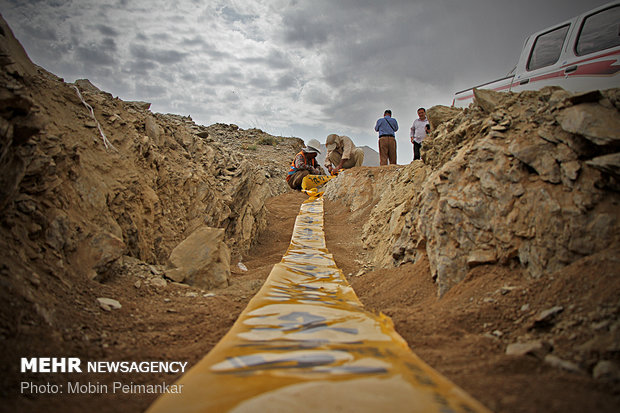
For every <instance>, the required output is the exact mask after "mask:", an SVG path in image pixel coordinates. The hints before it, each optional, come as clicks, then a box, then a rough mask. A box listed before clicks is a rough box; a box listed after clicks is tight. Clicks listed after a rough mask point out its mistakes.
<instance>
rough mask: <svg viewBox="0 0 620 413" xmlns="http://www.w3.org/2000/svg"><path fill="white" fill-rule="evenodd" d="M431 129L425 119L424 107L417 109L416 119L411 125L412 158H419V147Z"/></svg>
mask: <svg viewBox="0 0 620 413" xmlns="http://www.w3.org/2000/svg"><path fill="white" fill-rule="evenodd" d="M430 131H431V126H430V124H429V123H428V119H426V109H424V108H420V109H418V119H416V120H414V121H413V126H411V143H413V160H414V161H415V160H416V159H420V149H421V148H422V141H423V140H424V139H425V138H426V134H427V133H428V132H430Z"/></svg>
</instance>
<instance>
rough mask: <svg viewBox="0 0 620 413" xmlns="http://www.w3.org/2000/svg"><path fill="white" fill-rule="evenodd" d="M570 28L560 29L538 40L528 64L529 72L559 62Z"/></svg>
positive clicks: (539, 37) (545, 34)
mask: <svg viewBox="0 0 620 413" xmlns="http://www.w3.org/2000/svg"><path fill="white" fill-rule="evenodd" d="M568 27H569V26H568V25H566V26H562V27H558V28H557V29H555V30H552V31H550V32H547V33H544V34H541V35H540V36H538V37H537V38H536V41H535V42H534V47H533V48H532V53H531V54H530V60H529V61H528V62H527V70H536V69H540V68H541V67H545V66H550V65H552V64H554V63H555V62H557V61H558V59H559V58H560V54H561V53H562V45H563V44H564V39H565V38H566V33H568Z"/></svg>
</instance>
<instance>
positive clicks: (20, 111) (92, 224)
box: [0, 18, 303, 329]
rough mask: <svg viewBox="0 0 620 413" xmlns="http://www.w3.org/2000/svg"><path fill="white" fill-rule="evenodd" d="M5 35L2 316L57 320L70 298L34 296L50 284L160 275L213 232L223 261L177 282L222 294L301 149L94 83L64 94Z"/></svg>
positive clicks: (0, 65)
mask: <svg viewBox="0 0 620 413" xmlns="http://www.w3.org/2000/svg"><path fill="white" fill-rule="evenodd" d="M0 25H1V27H0V28H1V30H0V40H1V41H0V84H1V88H0V212H1V218H0V250H1V252H0V275H1V276H2V277H3V278H2V279H3V286H4V288H3V294H2V299H3V301H4V302H5V303H6V306H5V307H6V308H9V307H13V308H22V306H26V307H28V306H29V304H25V303H28V302H30V303H32V302H37V305H36V307H37V311H38V312H39V314H40V315H42V317H43V318H44V319H45V320H46V322H47V323H48V324H53V323H54V317H55V316H54V314H55V310H54V309H55V308H57V307H58V302H60V301H61V300H62V297H56V296H54V297H51V298H49V300H39V299H38V298H37V297H42V296H45V295H46V292H45V289H44V288H39V286H40V285H44V284H46V283H47V282H48V281H47V280H50V279H52V280H56V281H55V282H61V283H63V284H64V285H66V286H71V285H75V284H76V283H83V282H90V281H91V280H94V281H97V282H106V280H108V279H110V277H114V276H116V275H118V274H122V270H121V269H122V266H123V265H124V264H123V263H124V262H127V258H132V259H135V260H139V261H141V262H144V263H145V264H150V265H159V266H164V265H165V264H166V263H168V258H169V257H170V255H171V253H172V251H173V250H175V248H177V246H179V244H181V243H182V241H184V240H186V242H187V239H191V237H192V235H191V234H195V233H196V232H200V231H201V229H203V228H205V227H209V228H212V229H214V231H216V232H217V234H218V236H217V240H218V244H219V245H218V247H217V248H215V249H214V251H215V252H216V255H217V257H216V258H215V259H211V260H210V264H209V265H206V266H205V265H203V266H201V267H198V268H197V269H196V268H194V269H193V270H192V271H189V272H188V273H187V274H185V276H184V277H183V281H184V282H188V283H195V284H196V285H197V286H200V287H203V288H213V287H221V286H224V285H227V275H228V274H230V270H229V268H228V264H229V262H230V260H235V259H237V260H238V259H239V257H240V256H241V255H242V254H243V253H244V252H246V251H247V250H248V249H249V248H250V247H251V245H252V243H253V242H254V241H255V239H256V236H257V234H258V233H259V232H260V231H261V230H262V229H263V228H264V226H265V213H266V210H265V200H266V199H267V198H269V197H271V196H274V195H277V194H279V193H282V192H284V191H287V190H288V187H287V185H286V183H285V181H284V178H285V175H286V171H287V168H288V164H289V162H290V158H291V156H292V154H294V153H295V152H296V151H298V150H299V149H300V148H301V146H302V144H303V142H302V140H301V139H297V138H284V137H277V136H271V135H268V134H267V133H265V132H263V131H261V130H259V129H250V130H242V129H240V128H238V127H237V126H235V125H223V124H216V125H211V126H201V125H197V124H195V123H194V122H193V121H192V119H191V118H189V117H184V116H178V115H172V114H160V113H153V112H151V111H150V110H149V107H150V104H149V103H148V102H124V101H122V100H120V99H118V98H114V97H113V96H112V95H111V94H109V93H106V92H104V91H101V90H99V89H98V88H97V87H96V86H95V85H93V84H92V83H91V82H89V81H88V80H86V79H82V80H78V81H76V82H75V83H74V84H68V83H66V82H64V81H63V79H60V78H58V77H57V76H55V75H53V74H51V73H49V72H47V71H45V70H44V69H42V68H40V67H38V66H36V65H34V64H33V63H32V62H30V60H29V59H28V57H27V55H26V53H25V52H24V50H23V48H22V47H21V45H19V43H18V42H17V40H16V39H15V38H14V37H13V34H12V32H11V30H10V28H9V27H8V26H7V25H6V23H5V22H4V21H3V20H2V19H1V18H0ZM257 153H260V156H258V155H257ZM184 265H185V267H187V265H186V264H184ZM182 266H183V265H182ZM220 267H222V268H220ZM223 267H226V268H225V269H223ZM205 271H215V274H209V276H208V277H205V276H204V275H205V274H204V273H205ZM177 273H178V271H177ZM177 276H178V274H177ZM177 278H179V277H177ZM28 280H36V281H33V282H29V281H28ZM39 301H40V302H39ZM57 301H58V302H57ZM24 308H25V307H24ZM23 313H24V314H26V313H28V310H23ZM5 316H6V317H8V318H7V320H5V321H6V325H8V326H11V327H7V328H9V329H12V328H15V326H17V325H18V324H19V323H18V322H17V321H16V320H12V319H11V320H9V319H10V318H11V317H18V316H19V314H18V313H16V312H10V313H8V314H6V315H5ZM19 317H21V316H19Z"/></svg>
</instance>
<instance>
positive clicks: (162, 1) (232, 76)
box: [0, 0, 606, 164]
mask: <svg viewBox="0 0 620 413" xmlns="http://www.w3.org/2000/svg"><path fill="white" fill-rule="evenodd" d="M604 3H606V1H597V0H579V1H577V0H513V1H509V0H383V1H379V0H0V13H1V14H2V16H3V17H4V18H5V20H6V21H7V22H8V23H9V25H10V26H11V28H12V30H13V32H14V34H15V36H16V37H17V38H18V39H19V40H20V42H21V43H22V45H23V46H24V48H25V49H26V51H27V52H28V54H29V56H30V58H31V59H32V60H33V61H34V62H35V63H37V64H38V65H40V66H42V67H44V68H45V69H47V70H49V71H50V72H52V73H55V74H56V75H58V76H61V77H63V78H64V79H65V81H67V82H73V81H75V80H76V79H82V78H87V79H89V80H90V81H91V82H92V83H94V84H95V85H96V86H97V87H99V88H100V89H102V90H105V91H107V92H110V93H112V94H113V95H114V96H118V97H120V98H121V99H123V100H144V101H148V102H151V103H152V106H151V110H152V111H153V112H160V113H175V114H180V115H191V117H192V119H193V120H194V121H195V122H196V123H198V124H202V125H210V124H213V123H216V122H223V123H234V124H237V125H239V126H240V127H242V128H244V129H247V128H253V127H256V128H260V129H263V130H264V131H266V132H269V133H272V134H275V135H282V136H296V137H300V138H302V139H305V140H309V139H311V138H316V139H319V140H320V141H321V142H324V141H325V137H326V136H327V135H328V134H329V133H338V134H344V135H348V136H350V137H351V138H353V140H354V141H355V142H356V143H357V144H358V145H368V146H371V147H373V148H375V149H377V135H376V133H375V132H374V125H375V122H376V120H377V119H378V118H379V117H381V116H382V115H383V111H384V109H386V108H390V109H392V111H393V116H394V117H395V118H396V119H397V120H398V122H399V125H400V130H399V132H398V133H397V135H396V136H397V141H398V147H399V151H398V162H399V163H401V164H402V163H408V162H410V161H411V159H412V150H411V143H410V142H409V128H410V127H411V124H412V122H413V120H414V119H415V117H416V109H417V108H418V107H420V106H424V107H430V106H433V105H437V104H443V105H450V104H451V102H452V95H453V93H454V92H455V91H458V90H461V89H465V88H467V87H470V86H473V85H475V84H478V83H482V82H485V81H488V80H493V79H495V78H498V77H501V76H504V75H505V74H506V73H507V72H508V71H509V70H511V69H512V67H513V66H514V65H515V64H516V61H517V59H518V56H519V54H520V51H521V47H522V45H523V42H524V40H525V38H526V37H527V36H528V35H529V34H531V33H532V32H535V31H538V30H541V29H544V28H545V27H547V26H550V25H553V24H556V23H559V22H562V21H564V20H567V19H569V18H571V17H573V16H574V15H576V14H579V13H582V12H584V11H587V10H589V9H591V8H594V7H596V6H598V5H601V4H604Z"/></svg>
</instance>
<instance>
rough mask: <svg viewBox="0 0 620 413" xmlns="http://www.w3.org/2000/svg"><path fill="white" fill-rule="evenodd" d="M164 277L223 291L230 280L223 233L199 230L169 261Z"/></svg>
mask: <svg viewBox="0 0 620 413" xmlns="http://www.w3.org/2000/svg"><path fill="white" fill-rule="evenodd" d="M169 265H170V267H171V268H170V269H169V270H166V277H168V278H170V279H172V280H173V281H176V282H185V283H187V284H190V285H194V286H196V287H201V288H205V289H210V288H220V287H226V286H227V285H228V278H229V276H230V250H229V248H228V247H227V246H226V243H225V242H224V230H223V229H221V228H211V227H208V226H202V227H200V228H198V229H196V230H195V231H194V232H192V233H191V235H190V236H189V237H187V238H186V239H185V240H183V241H182V242H181V243H180V244H179V245H178V246H177V247H176V248H174V249H173V250H172V253H171V254H170V258H169Z"/></svg>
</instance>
